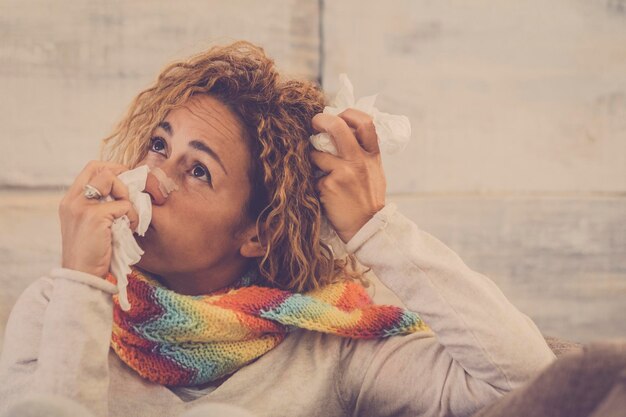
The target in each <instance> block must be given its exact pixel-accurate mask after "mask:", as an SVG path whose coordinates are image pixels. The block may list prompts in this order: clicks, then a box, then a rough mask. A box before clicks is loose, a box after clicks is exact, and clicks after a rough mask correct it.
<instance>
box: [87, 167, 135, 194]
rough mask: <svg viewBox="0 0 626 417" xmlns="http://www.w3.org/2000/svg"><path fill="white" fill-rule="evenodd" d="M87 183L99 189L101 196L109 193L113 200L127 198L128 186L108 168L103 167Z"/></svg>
mask: <svg viewBox="0 0 626 417" xmlns="http://www.w3.org/2000/svg"><path fill="white" fill-rule="evenodd" d="M89 185H91V186H93V187H95V188H97V189H98V191H100V194H102V196H103V197H106V196H108V195H110V196H111V197H113V199H115V200H128V198H129V194H128V187H127V186H126V184H124V183H123V182H122V180H120V179H119V178H118V177H117V175H115V174H114V173H113V171H111V169H109V168H103V169H102V170H101V171H100V172H99V173H97V174H96V175H95V176H93V177H92V178H91V179H90V180H89Z"/></svg>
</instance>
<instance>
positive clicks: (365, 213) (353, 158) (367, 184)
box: [311, 108, 387, 243]
mask: <svg viewBox="0 0 626 417" xmlns="http://www.w3.org/2000/svg"><path fill="white" fill-rule="evenodd" d="M312 125H313V128H314V129H315V130H317V131H318V132H326V133H328V134H330V135H331V136H332V137H333V140H334V142H335V145H336V147H337V152H338V156H334V155H331V154H329V153H325V152H319V151H317V150H313V151H311V158H312V159H313V162H314V163H315V165H317V166H318V167H319V168H320V169H321V170H322V171H325V172H327V173H329V174H328V175H326V176H324V177H322V178H320V179H319V180H317V182H316V185H315V188H316V190H317V191H318V193H319V195H320V201H321V202H322V205H323V207H324V210H325V212H326V213H325V214H326V217H327V218H328V220H329V221H330V223H331V224H332V226H333V228H334V229H335V231H336V232H337V234H338V235H339V237H340V238H341V240H342V241H343V242H344V243H347V242H348V241H349V240H350V239H351V238H352V237H353V236H354V235H355V234H356V232H358V231H359V229H360V228H361V227H363V225H365V223H367V222H368V221H369V220H370V219H371V218H372V216H373V215H374V214H376V213H377V212H378V211H379V210H380V209H382V208H383V207H384V206H385V191H386V187H387V184H386V180H385V174H384V172H383V165H382V159H381V156H380V148H379V147H378V136H377V135H376V130H375V128H374V122H373V120H372V117H371V116H370V115H368V114H367V113H365V112H362V111H360V110H356V109H352V108H349V109H346V110H345V111H343V112H342V113H340V114H339V115H338V116H333V115H330V114H324V113H318V114H316V115H315V116H314V117H313V119H312ZM351 128H352V129H354V130H355V132H354V133H353V132H352V130H351ZM355 134H356V136H355Z"/></svg>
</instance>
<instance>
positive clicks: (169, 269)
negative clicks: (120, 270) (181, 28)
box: [137, 95, 263, 295]
mask: <svg viewBox="0 0 626 417" xmlns="http://www.w3.org/2000/svg"><path fill="white" fill-rule="evenodd" d="M243 132H244V131H243V129H242V127H241V122H240V121H239V119H238V118H237V116H236V115H235V114H234V113H232V112H231V111H230V110H229V109H228V108H227V107H226V106H225V105H224V104H222V103H221V102H220V101H219V100H217V99H215V98H213V97H211V96H208V95H196V96H192V97H191V98H190V99H189V100H188V101H187V102H186V103H185V105H184V106H183V107H180V108H176V109H173V110H171V111H170V112H169V113H168V114H167V116H166V117H165V119H164V120H163V121H162V122H161V123H160V124H159V126H158V127H157V128H156V130H155V131H154V132H153V134H152V138H151V140H150V143H149V144H148V145H147V146H148V153H147V155H146V157H145V159H144V160H142V161H140V162H139V164H138V165H146V164H147V165H148V166H150V167H151V168H153V167H159V168H161V169H162V170H163V171H164V172H165V173H166V174H167V175H168V176H169V177H170V178H171V179H172V180H173V181H174V182H175V183H176V184H177V186H178V189H177V190H175V191H172V192H171V193H170V194H169V196H168V197H167V198H166V199H165V200H164V201H156V200H153V205H152V222H151V224H150V228H149V229H148V231H147V232H146V234H145V236H144V237H139V236H138V237H137V241H138V243H139V246H141V248H142V249H143V250H144V252H145V254H144V255H143V256H142V258H141V261H140V262H139V263H138V264H137V266H139V267H140V268H142V269H145V270H146V271H148V272H152V273H153V274H157V275H159V276H160V277H161V279H162V280H163V281H165V282H164V283H165V284H166V285H167V286H168V287H169V288H170V289H172V290H175V291H178V292H180V293H183V294H189V295H196V294H202V293H206V292H209V291H211V290H213V289H217V288H221V287H223V286H226V285H228V284H229V283H231V282H232V281H234V280H235V279H237V278H239V277H240V276H241V275H242V274H243V272H245V269H246V267H247V266H248V265H249V260H250V259H249V258H251V257H254V256H261V255H262V254H263V252H262V251H261V250H260V249H261V248H260V246H255V243H254V242H252V241H251V239H252V240H254V238H253V236H254V230H255V229H254V222H248V223H246V221H245V218H244V217H243V216H244V214H243V206H244V204H245V202H246V200H247V198H248V196H249V194H250V187H251V185H250V181H249V179H248V168H249V166H250V163H251V159H250V155H249V151H248V147H247V146H246V143H245V140H244V133H243ZM146 191H147V192H149V193H151V194H153V195H154V192H151V191H154V190H150V189H149V187H147V188H146ZM242 222H243V223H242ZM242 228H243V229H242ZM257 245H258V244H257Z"/></svg>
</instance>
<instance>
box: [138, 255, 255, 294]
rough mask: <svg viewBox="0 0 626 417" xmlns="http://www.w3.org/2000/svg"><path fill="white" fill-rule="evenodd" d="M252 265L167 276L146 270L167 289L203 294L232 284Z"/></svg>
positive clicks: (247, 263)
mask: <svg viewBox="0 0 626 417" xmlns="http://www.w3.org/2000/svg"><path fill="white" fill-rule="evenodd" d="M251 266H252V264H251V263H250V262H245V263H239V264H230V265H229V267H227V268H223V269H220V270H219V271H216V270H215V269H213V270H203V271H191V272H183V273H167V276H164V275H158V274H154V273H152V272H149V271H145V270H143V269H141V268H138V269H140V270H141V271H142V272H147V273H148V274H150V276H152V277H154V278H155V279H156V280H157V281H159V282H160V283H161V284H162V285H164V286H165V287H166V288H167V289H169V290H172V291H174V292H176V293H178V294H182V295H192V296H193V295H204V294H209V293H211V292H213V291H217V290H219V289H222V288H224V287H228V286H230V285H232V284H234V283H235V282H236V281H237V280H238V279H239V278H241V277H242V276H243V275H244V274H245V273H246V272H247V271H248V270H249V269H250V267H251Z"/></svg>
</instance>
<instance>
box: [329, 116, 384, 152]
mask: <svg viewBox="0 0 626 417" xmlns="http://www.w3.org/2000/svg"><path fill="white" fill-rule="evenodd" d="M338 116H339V117H341V118H342V119H343V120H345V121H346V123H347V125H348V126H350V127H351V128H353V129H354V130H355V135H356V138H357V140H358V141H359V143H360V144H361V146H362V147H363V149H365V150H366V151H367V152H370V153H380V148H379V147H378V135H377V134H376V127H375V126H374V119H373V118H372V116H370V115H369V114H367V113H365V112H364V111H361V110H357V109H353V108H348V109H346V110H344V111H342V112H341V113H339V115H338Z"/></svg>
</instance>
